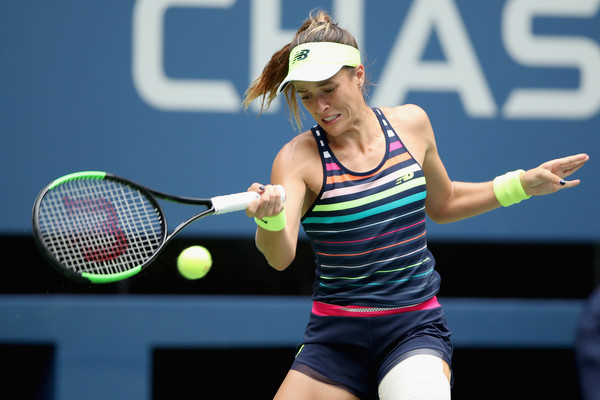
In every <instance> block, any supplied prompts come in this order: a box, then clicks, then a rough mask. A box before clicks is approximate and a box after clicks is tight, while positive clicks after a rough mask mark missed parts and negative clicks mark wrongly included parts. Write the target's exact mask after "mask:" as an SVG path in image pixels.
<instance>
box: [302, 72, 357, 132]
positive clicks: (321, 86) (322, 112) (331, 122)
mask: <svg viewBox="0 0 600 400" xmlns="http://www.w3.org/2000/svg"><path fill="white" fill-rule="evenodd" d="M363 81H364V68H363V66H362V65H359V66H358V67H356V68H353V69H349V68H342V69H341V70H340V71H339V72H338V73H337V74H335V75H334V76H332V77H331V78H329V79H326V80H324V81H320V82H307V81H295V82H293V84H294V87H295V88H296V92H297V93H298V95H299V96H300V99H301V100H302V104H303V105H304V107H305V108H306V110H307V111H308V112H309V113H310V114H311V115H312V117H313V118H314V119H315V121H316V122H317V123H318V124H319V125H321V126H322V127H323V129H325V130H326V131H327V133H328V134H329V135H334V136H337V135H339V134H341V133H343V132H346V131H348V130H350V129H352V127H353V126H354V125H356V122H357V118H359V116H360V115H361V114H360V113H361V112H362V111H363V109H364V106H365V101H364V98H363V94H362V84H363Z"/></svg>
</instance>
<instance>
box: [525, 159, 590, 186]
mask: <svg viewBox="0 0 600 400" xmlns="http://www.w3.org/2000/svg"><path fill="white" fill-rule="evenodd" d="M589 159H590V157H589V156H588V155H587V154H577V155H573V156H568V157H563V158H558V159H556V160H551V161H547V162H545V163H543V164H542V165H540V166H539V167H537V168H533V169H530V170H529V171H526V172H525V173H523V174H521V177H520V178H521V185H523V189H525V192H526V193H527V194H528V195H531V196H540V195H544V194H549V193H554V192H556V191H558V190H561V189H565V188H570V187H574V186H577V185H579V183H580V181H579V179H575V180H571V181H567V180H565V179H564V178H566V177H568V176H569V175H571V174H572V173H574V172H575V171H577V170H578V169H579V168H581V167H583V165H584V164H585V163H586V162H587V161H588V160H589Z"/></svg>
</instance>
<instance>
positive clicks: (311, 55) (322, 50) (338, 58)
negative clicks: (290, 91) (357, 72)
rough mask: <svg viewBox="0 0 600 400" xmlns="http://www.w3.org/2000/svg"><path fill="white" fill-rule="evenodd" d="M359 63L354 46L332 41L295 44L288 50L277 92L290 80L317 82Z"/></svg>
mask: <svg viewBox="0 0 600 400" xmlns="http://www.w3.org/2000/svg"><path fill="white" fill-rule="evenodd" d="M358 65H360V51H358V49H357V48H356V47H352V46H348V45H345V44H341V43H332V42H310V43H304V44H301V45H299V46H296V47H294V48H293V49H292V51H291V52H290V61H289V68H288V74H287V76H286V77H285V79H284V80H283V82H281V84H280V85H279V88H278V89H277V94H279V93H281V92H282V91H284V90H285V88H286V87H287V85H288V83H290V82H291V81H308V82H319V81H324V80H325V79H329V78H331V77H332V76H334V75H335V74H337V73H338V72H339V70H340V69H342V67H344V66H348V67H356V66H358Z"/></svg>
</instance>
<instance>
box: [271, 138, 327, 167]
mask: <svg viewBox="0 0 600 400" xmlns="http://www.w3.org/2000/svg"><path fill="white" fill-rule="evenodd" d="M315 157H317V158H318V157H319V153H318V148H317V142H316V140H315V139H314V137H313V134H312V132H311V131H310V130H308V131H305V132H302V133H300V134H298V135H296V136H294V137H293V138H292V139H291V140H290V141H288V142H287V143H286V144H285V145H284V146H283V147H282V148H281V150H280V151H279V154H278V156H277V158H278V159H280V161H281V162H283V163H284V164H288V165H289V164H299V163H300V164H303V163H305V162H306V161H308V160H313V159H314V158H315Z"/></svg>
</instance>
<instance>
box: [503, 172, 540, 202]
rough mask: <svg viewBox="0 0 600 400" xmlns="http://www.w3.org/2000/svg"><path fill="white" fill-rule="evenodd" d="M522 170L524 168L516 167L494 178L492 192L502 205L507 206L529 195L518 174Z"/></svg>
mask: <svg viewBox="0 0 600 400" xmlns="http://www.w3.org/2000/svg"><path fill="white" fill-rule="evenodd" d="M524 172H525V171H524V170H522V169H518V170H516V171H511V172H507V173H506V174H504V175H500V176H497V177H496V178H495V179H494V194H495V195H496V198H497V199H498V202H499V203H500V204H501V205H502V206H504V207H508V206H511V205H513V204H516V203H518V202H520V201H521V200H526V199H528V198H530V197H531V196H530V195H528V194H527V193H526V192H525V189H523V185H521V178H520V176H521V174H522V173H524Z"/></svg>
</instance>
